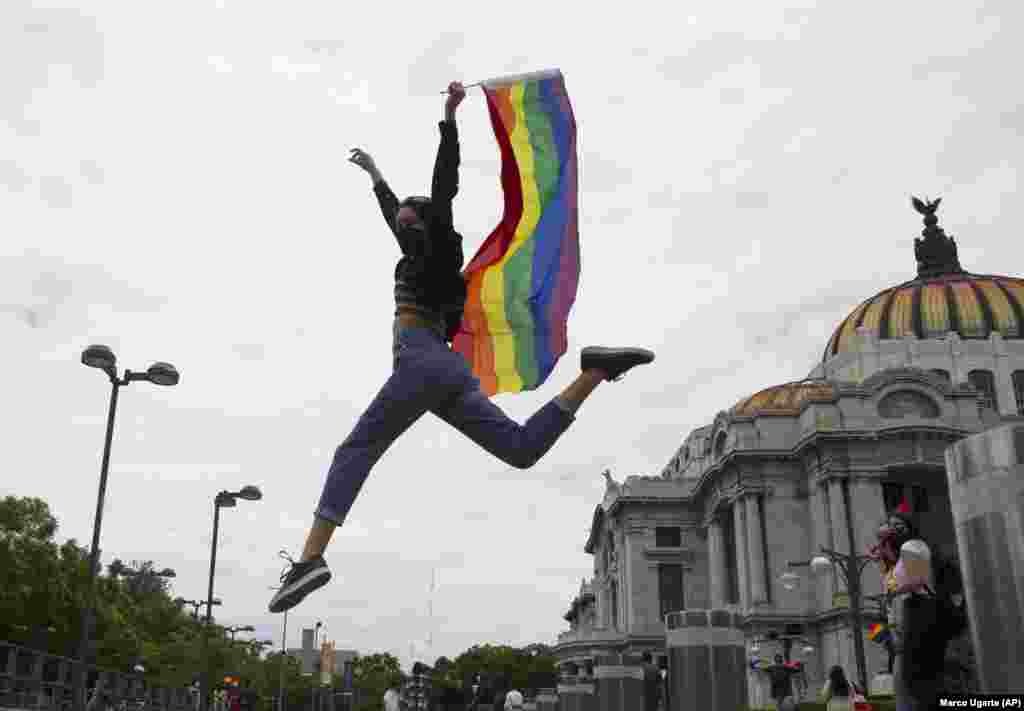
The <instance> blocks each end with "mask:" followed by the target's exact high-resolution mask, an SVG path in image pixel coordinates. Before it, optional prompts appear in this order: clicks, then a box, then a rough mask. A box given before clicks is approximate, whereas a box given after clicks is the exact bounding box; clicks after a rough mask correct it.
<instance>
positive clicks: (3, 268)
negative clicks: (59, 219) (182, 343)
mask: <svg viewBox="0 0 1024 711" xmlns="http://www.w3.org/2000/svg"><path fill="white" fill-rule="evenodd" d="M162 303H163V299H161V298H158V297H154V296H153V295H150V294H148V293H146V292H145V291H142V290H141V289H137V288H135V287H132V286H130V285H128V284H125V283H124V282H120V281H118V280H116V279H114V278H113V277H111V276H110V275H109V274H107V273H106V272H105V271H104V270H103V269H102V268H100V267H97V266H94V265H84V264H70V263H67V262H64V261H63V260H61V259H59V258H56V257H49V256H44V255H42V254H41V253H39V252H35V251H31V252H28V253H26V254H24V255H21V256H19V257H9V258H5V259H3V260H2V261H0V311H2V312H6V313H11V314H15V315H17V316H18V318H19V320H21V321H22V322H23V323H25V324H26V325H28V326H30V327H32V328H44V327H46V326H50V325H52V324H54V323H55V322H56V321H57V320H58V318H60V317H61V316H62V315H66V316H68V317H70V318H80V317H82V316H83V315H84V312H85V311H86V310H87V309H88V308H89V307H90V306H95V305H101V304H102V305H107V306H111V307H114V308H116V309H118V310H122V311H126V312H148V311H153V310H156V309H158V308H159V307H160V305H161V304H162Z"/></svg>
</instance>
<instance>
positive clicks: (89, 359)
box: [74, 345, 180, 711]
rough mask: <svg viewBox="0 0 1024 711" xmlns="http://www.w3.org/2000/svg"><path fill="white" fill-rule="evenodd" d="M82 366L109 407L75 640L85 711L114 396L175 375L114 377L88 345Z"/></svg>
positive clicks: (77, 700)
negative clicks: (99, 376) (105, 384)
mask: <svg viewBox="0 0 1024 711" xmlns="http://www.w3.org/2000/svg"><path fill="white" fill-rule="evenodd" d="M81 361H82V364H83V365H86V366H89V367H90V368H96V369H98V370H102V371H103V372H104V373H106V374H107V378H109V380H110V385H111V389H110V405H109V406H108V408H107V431H106V437H105V438H104V441H103V459H102V461H101V463H100V489H99V494H98V496H97V497H96V516H95V517H94V518H93V524H92V547H91V548H90V549H89V579H88V583H87V587H86V594H85V609H83V610H82V615H81V629H80V631H79V637H78V661H79V664H78V673H77V675H76V678H75V695H74V704H75V708H77V709H79V711H85V705H86V698H85V677H86V673H85V665H86V663H87V661H88V657H89V632H90V628H91V626H92V618H93V615H94V614H95V610H96V575H97V573H98V568H99V564H100V530H101V529H102V527H103V503H104V500H105V499H106V496H107V473H108V471H109V467H110V445H111V443H112V442H113V439H114V417H115V415H116V414H117V395H118V392H119V391H120V388H121V386H123V385H128V384H129V383H134V382H136V381H139V380H146V381H148V382H150V383H153V384H154V385H164V386H171V385H177V384H178V381H179V380H180V376H179V375H178V371H177V370H176V369H175V367H174V366H173V365H171V364H170V363H154V364H153V365H151V366H149V368H147V369H146V372H144V373H134V372H132V371H130V370H125V371H124V376H123V377H120V378H119V377H118V376H117V357H116V356H115V355H114V352H113V351H112V350H110V348H109V347H107V346H103V345H92V346H89V347H88V348H86V349H85V350H84V351H82V358H81Z"/></svg>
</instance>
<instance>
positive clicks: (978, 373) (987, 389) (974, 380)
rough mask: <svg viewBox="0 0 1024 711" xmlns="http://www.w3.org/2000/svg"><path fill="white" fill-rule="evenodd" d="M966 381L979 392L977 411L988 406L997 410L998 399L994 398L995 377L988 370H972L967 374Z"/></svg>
mask: <svg viewBox="0 0 1024 711" xmlns="http://www.w3.org/2000/svg"><path fill="white" fill-rule="evenodd" d="M967 381H968V382H969V383H970V384H971V385H972V386H973V387H974V389H975V390H977V391H978V393H979V399H978V411H979V412H980V411H981V410H983V409H985V408H989V409H992V410H995V411H996V412H999V401H998V400H997V399H996V379H995V378H994V377H993V375H992V371H990V370H972V371H971V372H970V373H968V374H967Z"/></svg>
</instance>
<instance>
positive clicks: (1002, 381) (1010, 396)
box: [990, 333, 1017, 417]
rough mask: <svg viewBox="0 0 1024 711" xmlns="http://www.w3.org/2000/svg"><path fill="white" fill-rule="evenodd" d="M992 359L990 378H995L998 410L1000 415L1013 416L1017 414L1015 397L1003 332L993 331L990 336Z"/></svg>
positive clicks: (1011, 371)
mask: <svg viewBox="0 0 1024 711" xmlns="http://www.w3.org/2000/svg"><path fill="white" fill-rule="evenodd" d="M990 340H991V343H992V351H993V353H994V358H993V360H994V361H995V364H994V365H993V368H992V378H993V379H994V380H995V383H994V385H995V390H996V400H997V407H998V412H999V414H1000V415H1001V416H1003V417H1006V416H1008V415H1009V416H1013V415H1016V414H1017V398H1016V397H1015V396H1014V392H1013V377H1012V373H1013V369H1012V368H1011V366H1010V357H1009V354H1007V352H1006V341H1004V340H1003V334H1001V333H993V334H992V335H991V336H990Z"/></svg>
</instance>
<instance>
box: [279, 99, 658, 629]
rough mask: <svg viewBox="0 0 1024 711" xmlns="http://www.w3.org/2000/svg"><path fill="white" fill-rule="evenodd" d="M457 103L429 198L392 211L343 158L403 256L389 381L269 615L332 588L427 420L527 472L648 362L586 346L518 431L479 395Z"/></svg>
mask: <svg viewBox="0 0 1024 711" xmlns="http://www.w3.org/2000/svg"><path fill="white" fill-rule="evenodd" d="M465 95H466V91H465V89H464V88H463V86H462V84H460V83H458V82H452V83H451V84H450V85H449V87H448V99H447V101H446V105H445V120H444V121H442V122H441V123H440V133H441V141H440V146H439V147H438V152H437V160H436V162H435V164H434V176H433V183H432V188H431V195H430V197H429V198H427V197H411V198H407V199H406V200H404V201H402V202H399V201H398V199H397V198H396V197H395V195H394V193H393V192H392V190H391V188H390V187H389V186H388V184H387V183H386V182H385V181H384V178H383V177H382V176H381V173H380V171H379V170H378V169H377V166H376V163H375V162H374V160H373V158H372V157H371V156H370V155H369V154H367V153H366V152H364V151H362V150H361V149H358V148H357V149H353V151H352V156H351V157H350V159H349V160H350V161H351V162H352V163H354V164H355V165H357V166H359V167H360V168H362V169H363V170H365V171H366V172H367V173H369V175H370V176H371V178H372V180H373V190H374V193H375V194H376V196H377V200H378V202H379V203H380V208H381V211H382V213H383V215H384V218H385V220H386V221H387V224H388V227H389V228H390V229H391V231H392V232H393V234H394V236H395V238H396V239H397V241H398V245H399V247H400V249H401V251H402V255H403V256H402V258H401V260H400V261H399V262H398V265H397V267H396V269H395V291H394V295H395V303H396V311H395V319H394V323H393V334H394V342H393V360H392V366H393V372H392V375H391V377H390V378H389V379H388V381H387V383H385V385H384V387H383V388H382V389H381V390H380V392H379V393H378V394H377V396H376V398H374V400H373V402H372V403H371V404H370V406H369V408H368V409H367V410H366V412H364V413H363V415H362V417H360V419H359V421H358V422H357V423H356V425H355V429H354V430H353V431H352V433H351V434H350V435H349V436H348V438H347V439H346V440H345V441H344V442H343V443H342V444H341V446H339V447H338V448H337V450H336V451H335V454H334V460H333V462H332V464H331V467H330V470H329V471H328V474H327V481H326V484H325V485H324V488H323V492H322V494H321V497H320V503H319V505H318V507H317V509H316V514H315V517H314V522H313V525H312V528H311V529H310V531H309V533H308V535H307V538H306V543H305V546H304V548H303V551H302V555H301V557H300V558H299V560H298V561H295V562H293V564H292V566H291V568H290V570H289V571H288V572H287V573H286V574H285V576H283V578H282V581H281V586H280V588H279V589H278V591H277V593H276V594H275V595H274V597H273V598H272V599H271V601H270V605H269V610H270V612H283V611H285V610H287V609H289V608H291V607H294V606H295V605H297V604H298V603H299V602H301V601H302V599H303V598H305V597H306V596H307V595H308V594H309V593H311V592H312V591H314V590H316V589H317V588H319V587H321V586H323V585H325V584H326V583H327V582H328V581H329V580H330V577H331V573H330V570H329V569H328V567H327V563H326V562H325V561H324V558H323V554H324V551H325V550H326V548H327V545H328V544H329V542H330V540H331V537H332V536H333V534H334V531H335V529H337V527H338V526H341V525H342V524H343V523H344V522H345V518H346V516H347V515H348V512H349V510H350V509H351V508H352V505H353V503H354V502H355V499H356V496H357V494H358V493H359V490H360V489H361V488H362V486H363V483H364V482H365V481H366V479H367V477H368V476H369V474H370V470H371V469H372V467H373V466H374V464H376V462H377V461H378V460H379V459H380V457H381V456H382V455H383V454H384V452H385V451H386V450H387V449H388V447H390V446H391V444H392V443H394V441H395V440H396V439H397V438H398V437H399V436H400V435H401V434H402V433H403V432H405V431H406V430H407V429H408V428H409V427H410V426H412V424H413V423H414V422H416V421H417V420H418V419H419V418H420V417H422V416H423V415H424V414H425V413H427V412H432V413H433V414H435V415H437V416H438V417H439V418H441V419H442V420H444V421H445V422H447V423H448V424H450V425H452V426H453V427H455V428H456V429H458V430H459V431H461V432H462V433H463V434H465V435H466V436H467V437H469V438H470V439H472V440H473V441H474V442H476V443H477V444H479V445H480V446H481V447H483V448H484V449H485V450H487V451H488V452H490V453H491V454H493V455H495V456H496V457H498V458H499V459H501V460H502V461H504V462H505V463H507V464H509V465H511V466H514V467H517V468H521V469H526V468H529V467H531V466H533V465H534V464H536V463H537V461H538V460H539V459H540V458H541V457H542V456H544V454H546V453H547V451H548V450H549V449H550V448H551V447H552V446H553V445H554V443H555V442H556V441H557V440H558V438H559V437H561V436H562V434H563V433H564V432H565V431H566V430H567V429H568V428H569V426H570V425H571V424H572V422H573V421H574V419H575V417H576V412H577V410H578V409H579V407H580V405H581V404H582V403H583V401H584V400H586V399H587V397H589V396H590V394H591V393H592V392H593V391H594V389H595V388H597V386H598V385H599V384H600V383H602V382H604V381H609V380H616V379H618V378H619V377H620V376H621V375H622V374H623V373H625V372H626V371H628V370H630V369H631V368H633V367H635V366H638V365H642V364H645V363H650V362H652V361H653V360H654V354H653V353H652V352H651V351H648V350H645V349H642V348H601V347H593V346H591V347H587V348H584V349H583V351H582V353H581V370H582V373H581V374H580V375H579V376H578V377H577V378H576V380H575V382H573V383H572V384H571V385H570V386H569V387H568V388H566V389H565V390H564V391H562V393H561V394H560V395H558V396H556V397H555V398H554V399H553V400H551V401H549V402H548V403H547V404H546V405H544V406H543V407H542V408H541V409H540V410H539V411H538V412H536V413H535V414H534V415H533V416H532V417H530V418H529V419H528V420H527V421H526V423H525V424H523V425H520V424H518V423H516V422H515V421H513V420H512V419H511V418H509V417H508V416H507V415H506V414H505V413H504V412H503V411H502V410H501V409H500V408H499V407H498V406H497V405H496V404H494V403H493V402H492V401H491V400H490V399H489V398H488V397H487V395H486V394H484V393H483V392H482V391H481V389H480V382H479V380H477V379H476V378H475V377H474V376H473V374H472V372H471V371H470V369H469V366H468V365H467V363H466V360H465V359H464V358H463V357H462V355H461V354H459V353H456V352H454V351H452V350H451V347H450V346H449V343H450V341H451V340H452V339H453V338H454V336H455V334H456V333H457V332H458V330H459V324H460V322H461V319H462V312H463V307H464V305H465V300H466V283H465V280H464V278H463V276H462V273H461V271H460V270H461V269H462V266H463V253H462V237H461V235H459V233H458V232H456V231H455V229H454V226H453V219H452V200H453V199H454V198H455V195H456V193H457V192H458V167H459V142H458V132H457V129H456V124H455V112H456V109H457V107H458V106H459V104H460V103H461V102H462V100H463V98H464V97H465Z"/></svg>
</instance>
